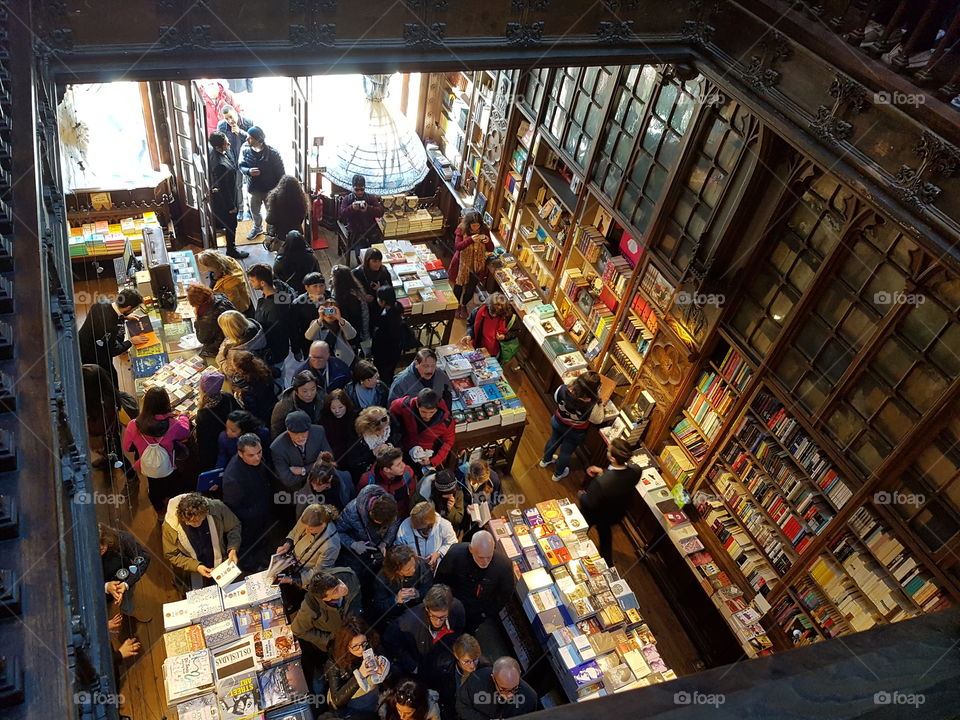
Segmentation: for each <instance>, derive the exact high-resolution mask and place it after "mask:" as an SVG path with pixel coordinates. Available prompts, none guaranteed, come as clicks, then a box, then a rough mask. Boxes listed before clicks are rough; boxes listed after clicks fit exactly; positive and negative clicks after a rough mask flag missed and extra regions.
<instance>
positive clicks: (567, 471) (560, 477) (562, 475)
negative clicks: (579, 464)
mask: <svg viewBox="0 0 960 720" xmlns="http://www.w3.org/2000/svg"><path fill="white" fill-rule="evenodd" d="M569 474H570V468H564V470H563V472H562V473H560V474H559V475H554V476H553V477H552V478H550V479H551V480H553V481H554V482H560V481H561V480H563V479H564V478H565V477H566V476H567V475H569Z"/></svg>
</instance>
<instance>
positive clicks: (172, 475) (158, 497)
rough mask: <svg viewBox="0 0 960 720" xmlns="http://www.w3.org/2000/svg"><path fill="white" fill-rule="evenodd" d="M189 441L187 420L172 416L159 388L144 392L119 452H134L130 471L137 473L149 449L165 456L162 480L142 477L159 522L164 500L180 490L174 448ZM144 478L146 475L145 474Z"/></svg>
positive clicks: (161, 516) (165, 504)
mask: <svg viewBox="0 0 960 720" xmlns="http://www.w3.org/2000/svg"><path fill="white" fill-rule="evenodd" d="M188 437H190V418H189V416H187V415H175V414H174V413H173V410H172V409H171V407H170V396H169V395H168V394H167V391H166V390H165V389H164V388H162V387H152V388H148V389H147V391H146V392H145V393H144V394H143V400H142V404H141V406H140V414H139V415H137V419H136V420H134V421H133V422H132V423H130V424H129V425H127V427H126V428H125V429H124V431H123V443H122V446H123V449H124V451H125V452H130V451H136V453H135V454H136V457H137V460H136V462H135V463H134V468H136V469H137V470H141V459H142V457H143V453H144V451H145V450H146V449H147V447H148V446H149V445H154V444H158V445H160V447H161V448H162V449H163V450H165V451H166V452H167V454H168V455H169V459H170V462H169V467H170V468H172V470H170V472H168V473H167V474H166V475H163V476H153V477H151V476H150V475H146V477H147V483H148V486H147V490H148V494H149V496H150V504H151V505H153V508H154V510H156V511H157V515H158V516H159V518H160V520H161V521H162V520H163V514H164V511H165V510H166V506H167V500H169V499H170V498H171V497H173V496H174V495H178V494H179V493H181V492H183V490H182V489H181V488H179V487H177V477H176V475H177V468H176V446H177V444H178V443H181V442H183V441H184V440H186V439H187V438H188ZM145 474H146V473H145Z"/></svg>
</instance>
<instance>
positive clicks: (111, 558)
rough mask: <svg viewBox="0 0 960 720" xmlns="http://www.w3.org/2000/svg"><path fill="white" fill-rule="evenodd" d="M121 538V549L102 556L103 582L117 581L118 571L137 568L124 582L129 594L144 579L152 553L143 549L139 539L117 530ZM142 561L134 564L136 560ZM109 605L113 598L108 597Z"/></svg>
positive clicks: (108, 551)
mask: <svg viewBox="0 0 960 720" xmlns="http://www.w3.org/2000/svg"><path fill="white" fill-rule="evenodd" d="M117 535H118V536H119V538H120V543H119V547H118V548H116V549H114V550H107V551H106V552H105V553H104V554H103V555H101V556H100V567H101V569H102V570H103V582H104V583H107V582H109V581H111V580H117V579H118V578H117V571H118V570H120V569H121V568H129V567H130V566H131V565H136V566H137V572H135V573H133V572H131V573H130V574H129V575H128V576H127V577H126V578H125V579H124V580H123V582H125V583H126V584H127V592H130V591H131V590H133V586H134V585H136V584H137V581H139V580H140V578H142V577H143V574H144V573H145V572H146V571H147V568H148V567H149V566H150V552H149V551H148V550H147V549H146V548H145V547H143V545H141V544H140V543H139V542H137V539H136V538H135V537H134V536H133V535H132V534H130V533H128V532H124V531H123V530H117ZM136 558H140V560H139V561H138V562H136V563H134V559H136ZM106 598H107V605H110V604H111V603H112V602H113V596H111V595H107V596H106Z"/></svg>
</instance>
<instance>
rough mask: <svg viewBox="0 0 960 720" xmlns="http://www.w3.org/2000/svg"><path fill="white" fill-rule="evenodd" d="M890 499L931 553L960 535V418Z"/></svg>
mask: <svg viewBox="0 0 960 720" xmlns="http://www.w3.org/2000/svg"><path fill="white" fill-rule="evenodd" d="M889 498H890V501H891V502H890V506H891V507H892V509H893V510H894V512H896V513H897V514H898V515H899V516H900V517H901V518H903V520H904V522H906V523H907V524H908V525H909V526H910V528H911V529H912V530H913V531H914V532H915V533H916V535H917V536H918V537H919V538H920V539H921V540H922V541H923V543H924V544H925V545H926V546H927V547H928V548H929V549H930V550H931V551H934V552H936V551H937V550H940V549H941V548H942V547H943V546H944V545H946V544H947V543H948V542H949V541H950V540H951V539H953V538H955V537H956V535H957V534H958V533H960V419H954V420H953V421H952V422H951V423H950V424H949V425H948V426H947V427H945V428H944V429H943V430H942V431H941V432H939V433H938V434H937V435H936V436H935V437H934V439H933V441H932V442H930V444H929V445H927V446H926V447H925V448H924V449H923V451H922V452H921V453H920V455H919V456H918V457H917V459H916V460H914V461H913V463H912V464H911V465H910V467H909V468H908V469H907V471H906V472H905V473H903V474H902V475H901V476H900V478H899V482H898V485H897V487H896V490H895V491H891V492H890V493H889Z"/></svg>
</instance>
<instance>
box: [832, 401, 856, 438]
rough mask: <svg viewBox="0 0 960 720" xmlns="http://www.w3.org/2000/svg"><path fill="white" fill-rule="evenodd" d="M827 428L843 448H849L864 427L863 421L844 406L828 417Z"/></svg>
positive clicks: (838, 407) (840, 406)
mask: <svg viewBox="0 0 960 720" xmlns="http://www.w3.org/2000/svg"><path fill="white" fill-rule="evenodd" d="M827 427H828V428H829V429H830V431H831V433H832V434H833V436H834V437H835V438H836V439H837V441H838V442H839V443H840V444H841V445H842V446H847V445H849V444H850V441H851V440H853V438H854V437H855V436H856V434H857V433H858V432H860V429H861V428H862V427H863V420H862V419H861V418H859V417H858V416H857V415H856V414H855V413H852V412H850V409H849V408H847V407H846V406H844V405H839V406H837V408H836V409H835V410H834V411H833V412H832V413H831V414H830V415H828V416H827Z"/></svg>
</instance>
